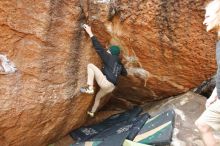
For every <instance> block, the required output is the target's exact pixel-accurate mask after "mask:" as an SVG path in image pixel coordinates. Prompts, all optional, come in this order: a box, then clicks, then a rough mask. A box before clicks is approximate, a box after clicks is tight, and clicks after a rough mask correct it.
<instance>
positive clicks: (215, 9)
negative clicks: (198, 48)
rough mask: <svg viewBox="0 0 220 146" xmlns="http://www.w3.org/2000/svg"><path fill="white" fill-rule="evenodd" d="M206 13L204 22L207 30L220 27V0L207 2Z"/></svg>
mask: <svg viewBox="0 0 220 146" xmlns="http://www.w3.org/2000/svg"><path fill="white" fill-rule="evenodd" d="M205 10H206V13H205V20H204V22H203V24H204V25H206V31H210V30H213V29H217V31H219V29H220V27H219V26H220V0H213V1H211V2H210V3H208V4H207V6H206V8H205Z"/></svg>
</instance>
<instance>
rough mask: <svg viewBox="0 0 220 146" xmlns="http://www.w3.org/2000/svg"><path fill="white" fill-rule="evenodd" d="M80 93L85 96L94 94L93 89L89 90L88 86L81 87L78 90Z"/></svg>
mask: <svg viewBox="0 0 220 146" xmlns="http://www.w3.org/2000/svg"><path fill="white" fill-rule="evenodd" d="M80 92H81V93H86V94H94V89H93V88H89V86H86V87H81V88H80Z"/></svg>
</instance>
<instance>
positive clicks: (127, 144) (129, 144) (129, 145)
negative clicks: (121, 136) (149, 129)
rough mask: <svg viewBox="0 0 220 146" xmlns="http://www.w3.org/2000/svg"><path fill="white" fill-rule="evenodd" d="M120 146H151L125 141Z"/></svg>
mask: <svg viewBox="0 0 220 146" xmlns="http://www.w3.org/2000/svg"><path fill="white" fill-rule="evenodd" d="M122 146H152V145H147V144H142V143H137V142H133V141H131V140H128V139H126V140H125V141H124V143H123V145H122Z"/></svg>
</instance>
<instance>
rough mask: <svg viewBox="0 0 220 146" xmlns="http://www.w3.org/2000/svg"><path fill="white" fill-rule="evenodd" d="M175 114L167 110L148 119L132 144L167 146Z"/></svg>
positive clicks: (169, 141)
mask: <svg viewBox="0 0 220 146" xmlns="http://www.w3.org/2000/svg"><path fill="white" fill-rule="evenodd" d="M174 119H175V112H174V110H172V109H171V110H168V111H166V112H163V113H161V114H158V115H157V116H155V117H153V118H151V119H149V120H148V121H147V122H146V123H145V124H144V126H143V127H142V128H141V130H140V131H139V133H138V134H137V136H136V137H135V138H134V140H133V141H134V142H137V143H142V144H150V145H156V146H164V145H169V144H170V143H171V140H172V133H173V128H174Z"/></svg>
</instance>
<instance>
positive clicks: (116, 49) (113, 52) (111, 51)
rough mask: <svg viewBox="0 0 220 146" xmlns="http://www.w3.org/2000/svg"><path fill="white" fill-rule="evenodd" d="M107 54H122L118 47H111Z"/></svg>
mask: <svg viewBox="0 0 220 146" xmlns="http://www.w3.org/2000/svg"><path fill="white" fill-rule="evenodd" d="M107 52H108V53H111V54H112V55H117V56H118V55H119V54H120V48H119V47H118V46H110V47H109V49H108V51H107Z"/></svg>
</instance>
